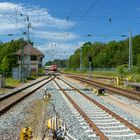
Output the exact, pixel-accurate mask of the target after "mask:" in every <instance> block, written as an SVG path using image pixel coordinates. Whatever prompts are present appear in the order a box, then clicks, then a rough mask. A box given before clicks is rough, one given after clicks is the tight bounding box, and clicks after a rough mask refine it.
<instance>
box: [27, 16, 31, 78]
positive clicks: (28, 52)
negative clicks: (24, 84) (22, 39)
mask: <svg viewBox="0 0 140 140" xmlns="http://www.w3.org/2000/svg"><path fill="white" fill-rule="evenodd" d="M30 27H31V23H30V22H29V17H28V16H27V47H28V49H27V50H28V51H27V70H28V76H30V60H31V56H30V43H29V41H30Z"/></svg>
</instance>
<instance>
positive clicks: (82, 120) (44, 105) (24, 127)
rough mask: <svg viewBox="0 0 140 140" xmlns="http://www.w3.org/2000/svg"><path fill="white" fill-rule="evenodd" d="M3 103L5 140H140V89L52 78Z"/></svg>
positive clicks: (0, 130) (0, 110)
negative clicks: (126, 88)
mask: <svg viewBox="0 0 140 140" xmlns="http://www.w3.org/2000/svg"><path fill="white" fill-rule="evenodd" d="M95 89H96V91H99V93H98V95H97V93H95ZM110 97H111V98H110ZM0 101H1V102H0V115H1V116H0V120H1V123H0V136H1V139H2V140H16V139H17V140H18V139H21V140H25V139H26V140H29V139H34V140H39V139H40V140H42V139H44V140H52V139H62V140H63V139H68V140H108V139H109V140H128V139H130V140H140V117H139V116H140V109H139V108H140V102H139V101H140V92H138V91H133V90H125V89H120V88H116V87H113V86H111V85H106V84H103V83H102V84H101V83H99V82H96V81H93V80H91V79H90V80H89V79H87V78H85V77H81V76H76V75H61V74H57V75H56V74H53V75H49V76H45V77H43V78H40V79H39V80H37V81H34V82H33V83H30V84H28V85H25V86H24V87H22V88H18V89H15V90H14V91H11V92H10V93H8V94H5V95H3V96H0ZM131 110H132V111H131Z"/></svg>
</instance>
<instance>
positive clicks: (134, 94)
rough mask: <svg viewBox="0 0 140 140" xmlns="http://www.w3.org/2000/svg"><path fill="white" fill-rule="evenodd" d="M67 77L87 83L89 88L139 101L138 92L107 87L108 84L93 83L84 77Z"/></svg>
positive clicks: (139, 94)
mask: <svg viewBox="0 0 140 140" xmlns="http://www.w3.org/2000/svg"><path fill="white" fill-rule="evenodd" d="M68 77H71V78H74V79H76V80H79V81H81V82H84V83H87V84H89V85H91V86H95V87H98V88H104V89H106V90H107V91H108V92H109V93H112V94H120V95H122V96H125V97H128V98H131V99H134V100H137V101H140V92H138V91H133V90H127V89H122V88H118V87H115V86H111V85H108V84H104V83H101V82H97V81H94V80H90V79H86V78H84V77H79V76H72V75H69V76H68Z"/></svg>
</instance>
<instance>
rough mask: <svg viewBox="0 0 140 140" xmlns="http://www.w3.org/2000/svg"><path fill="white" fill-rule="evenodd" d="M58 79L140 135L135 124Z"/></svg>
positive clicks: (139, 130) (139, 129)
mask: <svg viewBox="0 0 140 140" xmlns="http://www.w3.org/2000/svg"><path fill="white" fill-rule="evenodd" d="M59 79H60V80H62V81H63V82H64V83H66V84H67V85H69V86H70V87H71V88H74V89H75V90H76V91H77V92H78V93H79V94H81V95H82V96H84V97H85V98H86V99H88V100H89V101H91V102H92V103H94V104H96V105H97V106H98V107H100V108H101V109H103V110H104V111H106V112H107V113H108V114H110V115H111V116H113V117H114V118H116V119H117V120H118V121H120V122H121V123H123V124H124V125H125V126H127V127H129V128H130V129H131V130H133V131H134V132H135V133H137V134H139V135H140V128H138V127H136V126H135V125H133V124H132V123H130V122H128V121H127V120H125V119H124V118H122V117H121V116H119V115H118V114H116V113H115V112H113V111H111V110H109V109H108V108H106V107H105V106H103V105H102V104H100V103H98V102H97V101H95V100H94V99H93V98H91V97H89V96H88V95H86V94H84V93H83V92H81V91H80V90H79V89H77V88H75V87H74V86H72V85H70V84H69V83H68V82H66V81H64V80H63V79H61V78H59Z"/></svg>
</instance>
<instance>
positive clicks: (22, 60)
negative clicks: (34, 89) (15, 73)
mask: <svg viewBox="0 0 140 140" xmlns="http://www.w3.org/2000/svg"><path fill="white" fill-rule="evenodd" d="M20 61H21V76H20V78H21V79H20V80H21V82H24V80H25V79H24V76H25V73H24V45H22V46H21V58H20Z"/></svg>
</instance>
